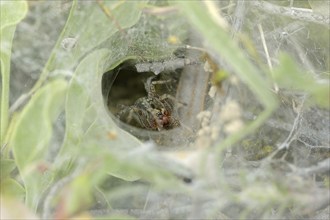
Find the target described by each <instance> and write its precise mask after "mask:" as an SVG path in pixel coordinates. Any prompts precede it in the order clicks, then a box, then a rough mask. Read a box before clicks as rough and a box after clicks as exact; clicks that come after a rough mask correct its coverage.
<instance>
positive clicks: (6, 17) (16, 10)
mask: <svg viewBox="0 0 330 220" xmlns="http://www.w3.org/2000/svg"><path fill="white" fill-rule="evenodd" d="M27 10H28V6H27V2H26V1H24V0H21V1H1V2H0V20H1V22H0V29H3V28H5V27H7V26H11V25H16V24H17V23H18V22H20V21H21V20H22V19H23V18H24V17H25V15H26V13H27Z"/></svg>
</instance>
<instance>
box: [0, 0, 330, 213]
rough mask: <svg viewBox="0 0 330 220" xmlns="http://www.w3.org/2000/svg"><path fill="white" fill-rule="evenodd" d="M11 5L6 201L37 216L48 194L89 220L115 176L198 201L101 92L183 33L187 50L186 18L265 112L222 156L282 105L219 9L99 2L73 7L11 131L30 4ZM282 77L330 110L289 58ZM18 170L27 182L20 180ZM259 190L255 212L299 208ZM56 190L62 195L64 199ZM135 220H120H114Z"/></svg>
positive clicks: (6, 56) (4, 118)
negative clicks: (16, 60)
mask: <svg viewBox="0 0 330 220" xmlns="http://www.w3.org/2000/svg"><path fill="white" fill-rule="evenodd" d="M8 2H9V1H5V3H4V4H3V3H2V2H1V33H0V36H1V51H0V52H1V54H0V55H1V57H0V58H1V74H2V81H1V83H2V91H1V95H2V97H1V141H0V144H1V147H4V148H3V149H4V150H3V151H2V152H1V153H2V155H1V180H0V184H1V194H6V195H10V196H12V197H16V198H20V199H23V198H24V199H25V203H26V204H27V206H28V207H29V208H30V209H31V210H32V211H33V212H36V210H37V209H38V208H40V207H41V206H42V205H44V204H40V203H42V202H43V200H42V199H43V196H48V197H47V199H48V201H50V202H49V203H46V204H45V206H46V208H45V209H47V208H48V209H52V210H55V212H56V214H58V215H59V216H60V217H63V218H70V217H72V216H75V215H77V214H78V215H79V214H81V213H83V212H84V211H85V210H87V209H89V208H90V207H92V206H93V205H94V204H93V202H94V198H93V196H94V195H93V193H94V191H95V189H96V188H98V187H99V186H100V185H101V184H102V183H103V181H104V180H105V179H106V178H107V177H108V176H114V177H117V178H120V179H121V180H123V181H136V180H138V179H143V180H144V181H148V182H150V183H152V184H154V186H155V188H156V190H159V191H161V190H169V191H171V192H173V191H174V192H176V191H180V190H181V191H180V192H181V193H182V192H185V193H187V194H189V193H191V191H192V189H191V188H188V187H186V186H184V185H183V184H182V183H181V181H180V180H178V178H176V177H175V176H174V175H173V174H172V172H170V168H168V167H166V166H163V164H161V163H160V157H159V153H158V152H156V151H154V149H149V148H147V146H145V145H143V143H142V142H141V141H140V140H138V139H137V138H135V137H134V136H132V135H130V134H129V133H127V132H126V131H123V130H121V129H120V128H118V126H117V125H116V124H115V122H114V121H113V120H112V119H111V117H110V116H109V114H108V112H107V109H106V108H105V106H104V100H103V96H102V90H101V87H102V85H101V81H102V74H103V73H105V72H107V71H108V70H111V69H114V68H115V67H117V66H118V65H119V64H120V63H122V62H123V61H125V60H130V59H136V60H142V61H145V60H148V61H149V60H162V59H164V58H169V57H171V56H172V55H173V52H174V51H175V50H176V49H178V47H179V46H180V45H172V44H171V42H168V39H167V37H169V36H171V35H175V36H176V37H178V38H180V39H179V40H178V41H179V42H181V41H182V42H183V41H184V40H185V38H186V37H187V32H188V31H187V30H183V29H184V28H182V26H183V25H186V19H187V20H188V21H189V22H190V23H191V24H192V26H193V27H194V28H195V29H196V30H197V31H198V32H199V33H200V35H201V36H202V38H203V39H204V40H205V41H206V42H208V44H209V46H210V47H212V49H213V50H214V52H215V53H216V54H218V55H221V57H223V58H224V59H225V61H226V62H227V63H228V64H229V65H230V66H231V68H232V69H233V70H234V72H235V74H237V76H238V77H239V78H240V79H241V80H242V81H243V82H245V83H246V84H247V86H248V87H249V88H250V89H251V91H253V92H254V94H255V96H256V97H257V99H258V101H259V102H260V104H261V105H262V106H263V107H264V111H263V112H262V113H261V114H260V115H259V116H258V117H257V119H256V120H254V121H253V122H252V123H251V124H249V125H247V126H246V127H245V128H244V129H243V130H242V131H241V132H238V133H235V134H233V135H230V136H229V138H227V139H225V140H224V141H223V142H222V143H220V144H219V145H218V146H217V153H219V151H222V150H223V149H225V148H226V147H230V146H231V145H232V144H234V143H236V142H237V141H239V140H241V138H242V137H244V136H245V135H247V134H250V133H252V132H255V131H256V129H257V128H258V127H259V126H261V125H262V124H263V123H264V121H265V120H266V119H267V118H268V117H269V116H270V115H271V114H272V113H273V111H274V110H275V109H276V107H277V105H278V102H277V100H276V98H275V95H274V94H273V93H271V92H270V89H269V88H270V87H271V85H270V83H269V82H272V79H270V78H267V77H266V76H264V75H262V73H261V71H260V70H259V69H258V68H257V67H256V66H255V65H254V64H253V63H252V62H251V61H250V60H249V59H248V58H247V57H246V56H245V55H244V53H243V51H242V49H241V48H240V47H239V46H238V44H237V43H236V42H235V41H233V40H232V39H231V37H230V35H229V34H228V30H227V29H226V27H225V26H222V25H221V22H220V23H219V22H218V20H217V16H215V15H212V14H211V13H207V14H205V12H208V11H209V8H207V7H206V5H205V4H204V3H203V2H198V1H178V2H175V3H173V5H174V6H175V7H177V6H178V7H179V9H180V10H181V12H183V14H179V13H177V14H176V15H173V16H164V17H162V16H157V15H152V14H142V8H143V7H142V6H145V5H146V4H147V3H148V1H97V2H98V3H99V4H98V3H97V2H89V1H78V0H76V1H73V2H72V5H71V9H70V13H69V16H68V18H67V21H66V24H65V26H64V29H63V31H62V33H61V35H60V36H59V38H58V39H57V43H56V44H55V46H54V48H53V50H52V52H51V54H50V57H49V59H48V62H47V63H46V65H45V67H44V68H43V71H42V73H41V74H40V77H39V79H38V81H37V82H36V84H35V85H34V87H33V88H32V89H31V91H30V92H29V93H28V97H29V100H28V102H27V104H25V106H23V107H22V109H21V110H20V111H16V112H14V113H13V115H12V117H11V122H10V126H9V129H7V127H8V119H9V112H8V107H9V106H8V103H9V73H10V55H11V44H12V40H13V36H14V33H15V28H16V24H17V23H18V22H19V21H20V20H21V19H23V18H24V16H25V14H26V13H27V3H26V2H25V1H10V2H11V3H8ZM171 5H172V3H171ZM151 8H153V7H151ZM181 15H184V17H183V16H181ZM164 33H165V34H164ZM146 35H147V36H148V37H146ZM181 46H182V45H181ZM250 46H251V45H250ZM253 49H254V48H250V50H251V51H252V50H253ZM254 52H255V51H254ZM63 73H69V74H68V75H69V76H67V78H64V77H63V75H62V74H63ZM227 77H228V73H227V72H226V71H224V70H219V71H218V72H217V73H216V75H215V76H214V81H215V82H217V83H218V82H219V83H220V82H222V81H223V80H224V79H226V78H227ZM274 78H275V81H276V83H278V84H279V85H280V86H281V87H284V88H290V89H295V90H298V91H302V92H305V93H307V94H310V95H311V96H312V100H315V101H316V102H317V104H319V105H320V106H322V107H329V105H330V104H329V100H330V99H329V92H328V91H329V90H328V89H329V88H328V85H327V84H326V83H323V81H322V80H316V79H315V78H314V77H312V76H311V75H310V74H309V73H304V72H303V71H301V70H299V69H298V68H297V65H296V64H295V63H294V62H293V61H292V60H291V59H290V58H289V57H288V56H281V58H280V62H279V65H278V67H276V68H275V70H274ZM288 79H289V80H288ZM273 83H274V82H273ZM60 113H64V115H65V134H64V135H65V136H64V140H63V143H62V144H59V145H60V146H58V153H57V152H56V153H52V152H50V151H51V144H52V143H51V140H52V137H54V136H56V135H57V133H56V132H55V131H54V129H53V126H54V124H56V121H57V120H58V116H59V114H60ZM109 134H111V135H109ZM5 137H6V139H5ZM5 140H8V141H7V142H5ZM251 143H253V144H250V143H247V145H246V147H248V148H253V149H251V152H256V151H259V152H256V153H255V156H254V157H253V158H254V159H260V158H264V157H265V156H267V155H268V154H269V153H270V152H272V151H273V150H274V147H272V145H268V144H267V145H261V144H259V143H257V142H251ZM257 145H258V146H257ZM243 147H244V146H243ZM11 153H12V155H13V159H12V158H11ZM50 154H51V157H52V159H51V160H49V155H50ZM171 165H174V163H173V164H171ZM16 168H17V170H18V176H15V175H16V173H15V169H16ZM246 179H248V178H246ZM19 180H22V182H19ZM62 180H66V181H64V183H63V185H61V184H59V183H61V181H62ZM254 183H255V182H252V183H251V185H249V186H248V187H247V188H246V190H242V193H240V194H239V195H238V196H237V197H236V198H235V199H237V200H240V201H242V202H243V203H246V204H248V205H249V206H250V207H252V208H257V207H258V205H259V204H260V203H264V204H265V206H267V207H271V205H272V204H279V203H281V202H283V203H285V205H287V204H289V202H290V200H289V199H288V198H287V192H286V191H285V190H282V188H281V187H277V186H276V185H266V186H265V184H263V183H259V182H258V184H259V185H258V184H256V185H254ZM21 184H22V185H21ZM203 187H204V186H203ZM203 187H202V188H203ZM136 188H138V187H136ZM283 188H285V187H283ZM143 189H145V188H143ZM134 190H135V189H134V187H132V188H130V189H129V190H127V188H125V187H123V188H122V189H117V188H116V189H115V190H113V189H112V190H110V191H109V192H102V193H103V195H104V197H106V198H110V199H113V198H119V197H121V196H122V195H127V194H130V193H131V192H133V191H134ZM138 190H141V188H138ZM138 190H137V191H138ZM199 190H201V191H198V193H200V194H204V193H206V191H203V190H204V189H199ZM49 191H51V192H54V191H55V192H59V193H58V194H56V195H55V196H54V195H52V193H48V192H49ZM228 191H229V189H228ZM46 192H47V193H46ZM207 193H209V191H207ZM52 196H53V197H52ZM47 199H46V200H47ZM251 202H252V204H249V203H251ZM63 207H64V208H63ZM48 214H49V213H48ZM45 216H46V217H47V213H46V214H45ZM125 217H126V216H125V215H123V216H122V215H119V216H110V218H109V219H116V218H125Z"/></svg>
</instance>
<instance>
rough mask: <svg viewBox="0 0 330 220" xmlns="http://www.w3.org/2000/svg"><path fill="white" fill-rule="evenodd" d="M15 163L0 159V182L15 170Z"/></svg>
mask: <svg viewBox="0 0 330 220" xmlns="http://www.w3.org/2000/svg"><path fill="white" fill-rule="evenodd" d="M15 167H16V165H15V161H14V160H11V159H2V158H1V159H0V169H1V173H0V175H1V176H0V182H1V181H2V180H4V179H6V178H7V177H9V175H10V173H11V172H12V171H13V170H14V169H15Z"/></svg>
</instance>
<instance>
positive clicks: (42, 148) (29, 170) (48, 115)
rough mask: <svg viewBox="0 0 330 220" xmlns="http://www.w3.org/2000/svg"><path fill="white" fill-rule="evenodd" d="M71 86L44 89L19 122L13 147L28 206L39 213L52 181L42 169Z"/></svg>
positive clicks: (54, 85) (62, 84)
mask: <svg viewBox="0 0 330 220" xmlns="http://www.w3.org/2000/svg"><path fill="white" fill-rule="evenodd" d="M66 88H67V83H66V82H65V81H64V80H61V79H58V80H55V81H53V82H50V83H49V84H47V85H45V86H44V87H42V88H41V89H40V90H38V92H37V93H36V94H35V95H34V96H33V97H32V98H31V100H30V101H29V103H28V104H27V105H26V106H25V108H24V109H23V110H22V112H21V113H20V115H19V116H18V118H17V122H16V123H15V127H14V128H13V134H12V136H11V138H10V141H9V144H10V146H11V147H12V149H13V154H14V158H15V162H16V164H17V166H18V169H19V172H20V175H21V177H22V179H23V182H24V186H25V188H26V193H27V198H26V200H27V204H28V206H29V207H31V208H33V209H35V208H36V207H37V204H38V202H39V199H40V196H41V192H42V191H43V189H45V188H46V187H47V185H48V182H49V177H48V176H47V175H45V173H46V174H47V172H44V171H43V170H42V169H40V168H41V167H42V166H43V165H44V163H45V154H46V153H47V150H48V145H49V141H50V139H51V136H52V122H53V121H54V120H55V119H56V118H57V116H58V114H59V113H60V112H61V111H62V104H63V102H64V97H65V93H66Z"/></svg>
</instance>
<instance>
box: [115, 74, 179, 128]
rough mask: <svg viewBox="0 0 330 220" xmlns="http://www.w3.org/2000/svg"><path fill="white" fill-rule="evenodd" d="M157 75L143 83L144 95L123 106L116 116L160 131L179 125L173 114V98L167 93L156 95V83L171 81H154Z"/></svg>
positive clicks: (174, 102) (139, 125)
mask: <svg viewBox="0 0 330 220" xmlns="http://www.w3.org/2000/svg"><path fill="white" fill-rule="evenodd" d="M156 77H157V76H151V77H149V78H148V79H147V80H146V82H145V83H144V87H145V90H146V92H147V96H146V97H141V98H139V99H137V100H136V101H135V103H134V104H133V105H131V106H124V107H123V109H122V110H121V111H120V112H119V113H118V114H117V117H118V118H119V119H120V120H122V121H124V122H126V123H128V124H136V126H138V127H141V128H145V129H147V130H154V131H161V130H169V129H172V128H175V127H178V126H180V122H179V120H178V119H177V118H176V117H174V116H173V113H174V105H175V104H176V101H175V98H174V97H173V96H171V95H169V94H163V95H158V94H157V92H156V88H155V86H156V85H162V84H163V85H164V84H165V85H166V84H167V83H169V82H170V81H171V79H169V80H158V81H154V79H155V78H156Z"/></svg>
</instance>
